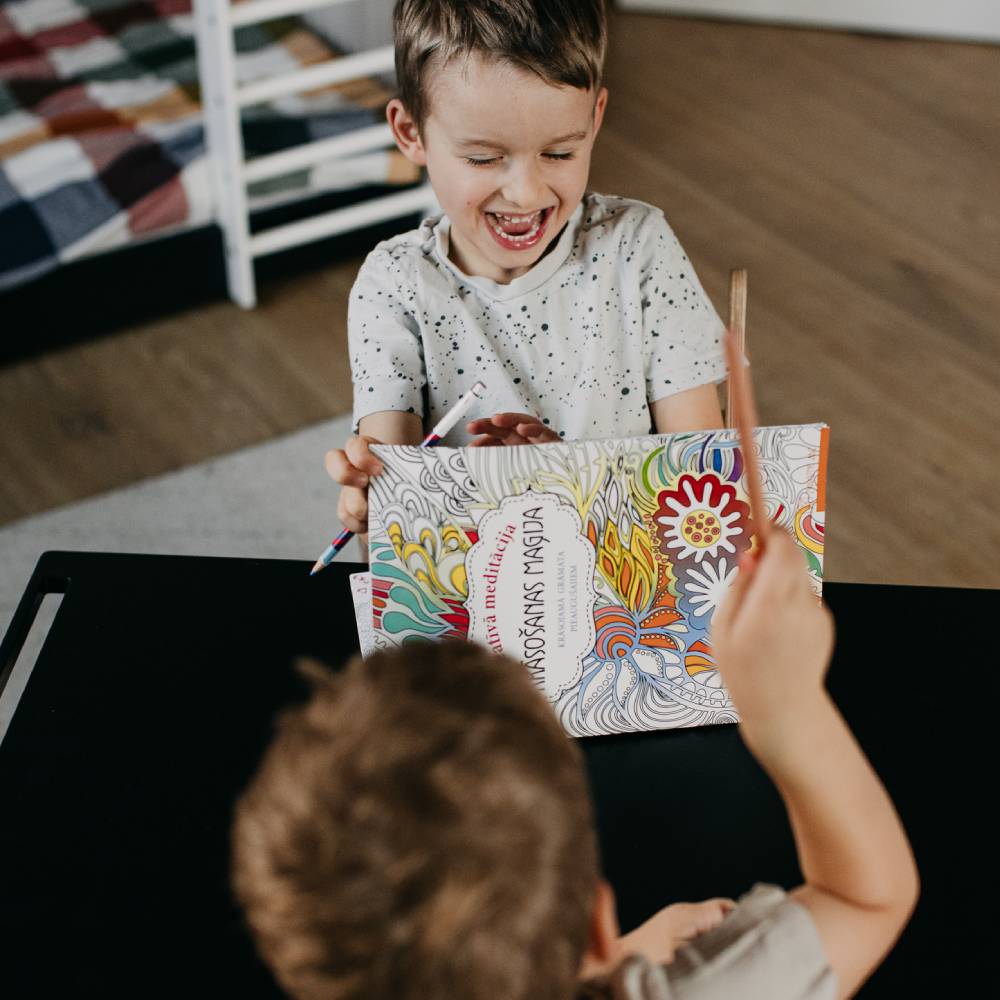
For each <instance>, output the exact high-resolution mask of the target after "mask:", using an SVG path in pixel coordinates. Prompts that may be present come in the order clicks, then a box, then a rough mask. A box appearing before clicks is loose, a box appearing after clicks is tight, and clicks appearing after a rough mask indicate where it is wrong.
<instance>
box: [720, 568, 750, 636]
mask: <svg viewBox="0 0 1000 1000" xmlns="http://www.w3.org/2000/svg"><path fill="white" fill-rule="evenodd" d="M755 569H756V559H755V558H754V557H753V556H751V555H750V553H748V552H744V553H743V555H742V556H741V557H740V571H739V572H738V573H737V574H736V578H735V579H734V580H733V582H732V583H731V584H730V585H729V589H728V590H727V591H726V596H725V597H723V598H722V603H721V604H720V605H719V607H718V608H716V610H715V614H714V615H713V617H712V628H713V629H714V630H715V631H716V633H718V632H720V631H722V630H724V629H726V628H728V627H730V626H731V625H732V623H733V622H734V621H735V620H736V617H737V615H738V614H739V613H740V609H741V608H742V607H743V603H744V601H745V600H746V594H747V591H748V590H749V589H750V584H751V582H752V580H753V575H754V570H755Z"/></svg>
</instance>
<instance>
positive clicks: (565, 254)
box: [348, 193, 726, 445]
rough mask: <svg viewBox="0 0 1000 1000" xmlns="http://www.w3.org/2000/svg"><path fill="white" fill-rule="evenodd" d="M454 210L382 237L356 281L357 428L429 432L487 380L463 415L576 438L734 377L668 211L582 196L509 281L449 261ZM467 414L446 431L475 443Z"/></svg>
mask: <svg viewBox="0 0 1000 1000" xmlns="http://www.w3.org/2000/svg"><path fill="white" fill-rule="evenodd" d="M449 230H450V222H449V220H448V217H447V216H438V217H435V218H430V219H425V220H424V221H423V222H422V223H421V225H420V226H419V228H417V229H414V230H411V231H410V232H407V233H402V234H400V235H399V236H395V237H393V238H392V239H389V240H385V241H384V242H382V243H380V244H379V245H378V246H377V247H376V248H375V249H374V250H373V251H372V252H371V253H370V254H369V255H368V257H367V259H366V260H365V262H364V264H363V265H362V267H361V270H360V271H359V272H358V277H357V280H356V281H355V283H354V287H353V288H352V289H351V296H350V305H349V308H348V340H349V347H350V357H351V373H352V378H353V381H354V422H355V426H357V423H358V421H359V420H361V418H362V417H364V416H367V415H368V414H371V413H377V412H379V411H381V410H401V411H404V412H411V413H416V414H418V415H419V416H420V417H421V418H422V419H423V426H424V430H425V431H429V430H430V428H431V427H433V426H434V424H435V423H436V422H437V421H438V420H440V418H441V417H442V416H444V414H445V413H446V412H447V411H448V409H449V408H450V407H451V406H452V405H454V403H455V402H456V400H458V399H459V397H460V396H461V395H462V394H463V393H464V392H465V391H466V390H467V389H469V387H470V386H471V385H472V384H473V382H475V381H476V380H477V379H480V380H481V381H483V382H485V384H486V389H487V397H486V399H485V401H484V402H483V403H482V405H481V406H480V407H479V408H478V409H477V410H476V411H475V412H471V413H470V414H469V415H468V419H470V420H471V419H475V418H477V417H487V416H490V415H492V414H493V413H499V412H503V411H516V412H521V413H531V414H535V415H537V416H539V417H541V418H542V419H543V420H544V422H545V423H546V424H548V425H549V426H550V427H552V428H553V429H554V430H556V431H558V433H559V434H560V435H561V436H562V437H564V438H566V439H567V440H580V439H584V438H605V437H632V436H636V435H641V434H648V433H649V432H650V414H649V407H648V404H649V402H651V401H654V400H657V399H661V398H663V397H665V396H670V395H672V394H673V393H675V392H681V391H682V390H684V389H691V388H693V387H694V386H698V385H704V384H705V383H709V382H712V383H714V382H720V381H722V380H723V379H724V378H725V377H726V362H725V357H724V354H723V343H722V335H723V330H724V327H723V323H722V321H721V320H720V319H719V316H718V314H717V313H716V312H715V309H714V308H713V307H712V304H711V302H709V300H708V297H707V296H706V295H705V292H704V290H703V289H702V287H701V283H700V282H699V281H698V278H697V276H696V275H695V273H694V269H693V268H692V266H691V262H690V261H689V260H688V259H687V256H686V255H685V253H684V251H683V249H682V248H681V246H680V244H679V243H678V241H677V238H676V236H674V234H673V231H672V230H671V229H670V227H669V226H668V225H667V222H666V220H665V219H664V217H663V213H662V212H661V211H660V210H659V209H658V208H655V207H654V206H652V205H647V204H646V203H645V202H641V201H634V200H632V199H630V198H619V197H616V196H613V195H600V194H594V193H587V194H585V195H584V197H583V199H582V200H581V202H580V204H579V205H578V206H577V209H576V211H575V212H574V213H573V215H572V217H571V218H570V220H569V221H568V222H567V223H566V226H565V228H564V229H563V231H562V233H561V234H560V235H559V237H558V239H557V240H556V241H555V242H554V243H553V245H552V246H551V247H550V249H549V251H548V252H547V253H546V254H545V256H544V257H542V258H541V260H539V261H538V263H536V264H535V265H534V267H532V268H531V270H530V271H528V272H527V273H526V274H523V275H521V276H520V277H518V278H515V279H514V280H513V281H511V282H510V283H509V284H506V285H502V284H498V283H497V282H495V281H492V280H491V279H489V278H483V277H474V276H470V275H467V274H464V273H463V272H462V271H461V270H459V268H458V267H457V266H456V265H455V264H454V263H453V262H452V261H451V260H449V258H448V237H449ZM465 422H466V421H465V420H463V421H462V422H461V423H460V425H459V426H458V427H456V428H455V429H454V430H453V431H452V432H451V433H450V434H449V435H448V437H447V438H446V443H447V444H450V445H462V444H465V443H467V442H468V440H469V437H468V434H466V432H465V429H464V425H465Z"/></svg>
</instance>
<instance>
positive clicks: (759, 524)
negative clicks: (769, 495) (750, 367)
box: [726, 329, 771, 549]
mask: <svg viewBox="0 0 1000 1000" xmlns="http://www.w3.org/2000/svg"><path fill="white" fill-rule="evenodd" d="M726 361H727V363H728V365H729V388H730V390H731V394H732V406H733V416H734V417H735V420H733V421H732V422H733V423H735V424H736V430H737V432H738V433H739V438H740V450H741V451H742V452H743V461H744V463H745V470H746V472H745V474H746V480H747V492H748V493H749V494H750V519H751V520H752V521H753V524H754V528H755V530H756V534H757V540H758V542H759V543H760V547H761V549H763V548H764V545H765V543H766V542H767V536H768V533H769V532H770V530H771V522H770V521H769V520H768V518H767V508H766V507H765V506H764V495H763V491H762V490H761V479H760V466H759V465H758V463H757V452H756V451H755V450H754V443H753V429H754V427H756V426H757V407H756V406H755V405H754V399H753V388H752V387H751V385H750V376H749V374H748V373H747V370H746V365H745V364H744V357H743V352H742V351H741V350H740V348H739V343H738V336H737V333H736V331H734V330H732V329H729V330H727V331H726Z"/></svg>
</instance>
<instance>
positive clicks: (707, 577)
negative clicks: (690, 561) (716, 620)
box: [681, 556, 738, 618]
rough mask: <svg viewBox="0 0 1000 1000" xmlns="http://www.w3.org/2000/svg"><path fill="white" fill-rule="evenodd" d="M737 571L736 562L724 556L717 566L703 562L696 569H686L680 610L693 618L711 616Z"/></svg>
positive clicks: (691, 567)
mask: <svg viewBox="0 0 1000 1000" xmlns="http://www.w3.org/2000/svg"><path fill="white" fill-rule="evenodd" d="M737 570H738V567H737V565H736V561H735V560H733V559H731V558H730V559H727V558H726V556H722V557H721V558H720V559H719V561H718V563H717V564H715V563H711V562H703V563H701V565H700V566H699V567H698V568H697V569H696V568H695V567H694V566H690V567H688V569H687V571H686V573H685V575H684V582H683V585H682V586H683V588H684V597H683V599H682V600H681V608H682V609H683V610H684V611H686V612H687V613H688V614H689V615H692V616H693V617H695V618H700V617H702V616H703V615H708V614H712V613H713V612H714V611H715V609H716V608H717V607H718V606H719V605H720V604H721V603H722V598H723V597H725V595H726V591H727V590H729V587H730V585H731V584H732V582H733V580H734V579H736V573H737Z"/></svg>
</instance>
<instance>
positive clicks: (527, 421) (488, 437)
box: [465, 413, 562, 448]
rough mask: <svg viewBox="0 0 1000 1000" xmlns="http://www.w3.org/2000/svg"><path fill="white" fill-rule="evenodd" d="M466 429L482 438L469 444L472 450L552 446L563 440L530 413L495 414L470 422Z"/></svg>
mask: <svg viewBox="0 0 1000 1000" xmlns="http://www.w3.org/2000/svg"><path fill="white" fill-rule="evenodd" d="M465 429H466V430H467V431H468V432H469V433H470V434H479V435H481V437H478V438H476V439H475V440H474V441H470V442H469V447H470V448H491V447H499V446H500V445H517V444H551V443H552V442H555V441H561V440H562V438H560V437H559V435H558V434H556V432H555V431H554V430H552V429H551V428H549V427H546V426H545V424H543V423H542V422H541V420H539V419H538V417H533V416H531V414H530V413H494V414H493V416H492V417H485V418H483V419H482V420H470V421H469V423H468V424H466V427H465Z"/></svg>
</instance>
